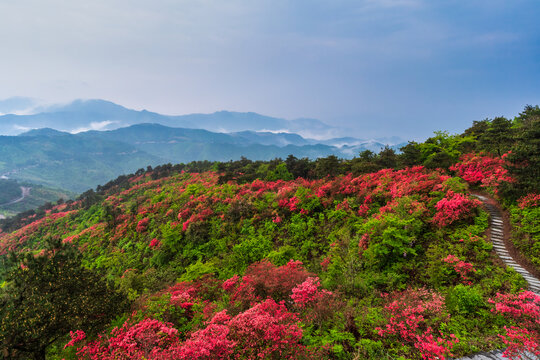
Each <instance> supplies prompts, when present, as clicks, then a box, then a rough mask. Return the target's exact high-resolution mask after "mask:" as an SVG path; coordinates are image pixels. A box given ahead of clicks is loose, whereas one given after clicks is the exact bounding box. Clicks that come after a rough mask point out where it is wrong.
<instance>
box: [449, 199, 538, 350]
mask: <svg viewBox="0 0 540 360" xmlns="http://www.w3.org/2000/svg"><path fill="white" fill-rule="evenodd" d="M474 196H476V197H477V198H478V199H480V200H481V201H482V203H483V204H484V207H485V208H486V210H487V211H489V214H490V218H489V228H490V230H491V231H490V240H491V242H492V243H493V249H494V250H495V252H496V253H497V255H498V256H499V257H500V258H501V260H502V261H503V263H504V264H505V265H506V266H510V267H512V268H514V270H516V272H518V273H519V274H521V275H522V276H523V277H524V278H525V280H526V281H527V284H528V285H529V290H531V291H533V292H535V293H536V294H540V280H538V279H537V278H535V277H534V276H533V275H532V274H531V273H530V272H528V271H527V270H526V269H525V268H524V267H523V266H521V265H519V264H518V263H517V261H516V260H515V259H514V258H512V256H511V255H510V253H509V252H508V249H507V248H506V245H505V244H504V237H505V233H504V227H505V221H504V218H503V216H502V214H501V211H500V210H499V209H498V208H497V207H496V206H495V205H493V204H491V203H490V202H489V200H490V199H489V198H488V197H486V196H482V195H474ZM521 357H522V359H523V360H538V357H537V356H536V355H534V354H532V353H530V352H525V353H523V354H521ZM458 360H508V358H506V357H503V351H502V350H495V351H491V352H481V353H478V354H474V355H469V356H464V357H462V358H459V359H458Z"/></svg>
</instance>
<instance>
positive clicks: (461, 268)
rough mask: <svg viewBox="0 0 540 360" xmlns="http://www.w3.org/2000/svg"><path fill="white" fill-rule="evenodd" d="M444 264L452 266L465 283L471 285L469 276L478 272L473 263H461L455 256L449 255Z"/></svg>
mask: <svg viewBox="0 0 540 360" xmlns="http://www.w3.org/2000/svg"><path fill="white" fill-rule="evenodd" d="M442 261H443V262H445V263H447V264H450V265H452V268H453V269H454V271H455V272H456V273H458V275H459V276H460V277H461V279H462V280H463V281H464V282H465V283H470V281H469V280H470V278H469V275H470V274H471V273H474V272H476V269H475V268H474V267H473V265H472V264H471V263H468V262H465V261H461V260H459V259H458V258H457V256H455V255H448V256H447V257H446V258H444V259H442Z"/></svg>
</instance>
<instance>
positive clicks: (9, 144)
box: [0, 123, 399, 192]
mask: <svg viewBox="0 0 540 360" xmlns="http://www.w3.org/2000/svg"><path fill="white" fill-rule="evenodd" d="M336 141H343V139H337V140H336ZM366 144H367V146H371V147H377V148H376V149H373V150H375V151H377V152H378V151H380V149H381V148H382V147H383V145H382V144H380V143H377V142H373V141H371V142H367V143H362V144H359V145H355V146H351V145H344V146H341V147H336V146H332V145H329V144H320V143H317V141H315V140H312V139H305V138H303V137H301V136H300V135H297V134H289V133H272V132H254V131H241V132H235V133H228V134H227V133H218V132H211V131H208V130H203V129H188V128H171V127H167V126H164V125H161V124H149V123H144V124H136V125H132V126H128V127H123V128H119V129H115V130H105V131H96V130H91V131H85V132H80V133H77V134H71V133H68V132H63V131H59V130H55V129H51V128H43V129H37V130H30V131H28V132H25V133H23V134H20V135H18V136H0V156H1V157H2V159H3V162H2V163H0V175H5V176H7V177H9V178H14V179H18V180H24V181H30V182H34V183H38V184H43V185H46V186H50V187H57V188H62V189H67V190H70V191H74V192H81V191H84V190H86V189H88V188H91V187H95V186H97V185H99V184H103V183H104V182H106V181H107V180H109V179H111V178H114V177H115V176H118V175H121V174H124V173H130V172H134V171H136V170H137V169H139V168H146V167H147V166H148V165H151V166H156V165H160V164H166V163H173V164H176V163H182V162H183V163H188V162H191V161H204V160H208V161H225V162H226V161H229V160H237V159H240V158H241V157H242V156H244V157H247V158H249V159H253V160H271V159H274V158H286V157H287V156H288V155H290V154H292V155H294V156H296V157H298V158H304V157H306V158H310V159H316V158H319V157H327V156H329V155H336V156H338V157H341V158H351V157H353V156H355V155H357V154H358V153H360V152H361V151H363V150H370V148H368V147H366ZM394 147H395V148H396V149H397V148H398V147H399V146H398V145H395V146H394Z"/></svg>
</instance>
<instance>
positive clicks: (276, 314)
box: [66, 299, 308, 360]
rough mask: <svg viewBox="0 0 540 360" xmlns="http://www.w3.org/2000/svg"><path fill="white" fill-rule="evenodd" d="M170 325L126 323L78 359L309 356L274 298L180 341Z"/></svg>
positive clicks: (219, 317) (295, 324)
mask: <svg viewBox="0 0 540 360" xmlns="http://www.w3.org/2000/svg"><path fill="white" fill-rule="evenodd" d="M178 335H179V334H178V330H176V329H175V328H174V327H172V324H169V323H162V322H160V321H158V320H154V319H144V320H142V321H140V322H138V323H135V324H132V323H131V322H130V321H126V322H125V323H124V325H123V326H122V327H121V328H115V329H114V330H113V331H112V333H111V334H110V336H99V338H98V339H97V340H95V341H90V342H88V343H87V344H84V345H82V346H81V347H79V348H77V356H78V357H79V358H86V359H92V360H113V359H114V360H120V359H126V360H127V359H155V360H158V359H159V360H173V359H185V360H192V359H201V360H202V359H205V360H211V359H212V360H214V359H215V360H217V359H224V358H233V359H256V358H260V359H277V358H279V359H300V358H305V357H307V356H308V352H307V350H306V348H305V346H304V345H302V344H300V340H301V338H302V330H301V329H300V327H299V319H298V318H297V317H296V315H295V314H293V313H291V312H289V311H288V310H287V308H286V307H285V305H284V304H283V303H276V302H275V301H274V300H272V299H267V300H266V301H264V302H262V303H260V304H257V305H255V306H253V307H252V308H250V309H248V310H246V311H244V312H242V313H240V314H238V315H236V316H235V317H233V318H231V317H230V316H228V315H227V313H226V311H222V312H219V313H217V314H216V315H215V316H214V317H213V319H212V320H211V321H210V322H209V323H208V325H207V326H206V327H205V328H204V329H201V330H197V331H195V332H193V333H192V334H190V336H189V337H188V338H187V340H186V341H185V342H183V343H182V342H180V340H179V337H178ZM71 336H72V340H71V341H70V342H69V343H68V344H67V345H66V347H69V346H75V344H77V343H80V342H81V341H83V340H84V339H85V334H84V332H82V331H77V332H72V333H71Z"/></svg>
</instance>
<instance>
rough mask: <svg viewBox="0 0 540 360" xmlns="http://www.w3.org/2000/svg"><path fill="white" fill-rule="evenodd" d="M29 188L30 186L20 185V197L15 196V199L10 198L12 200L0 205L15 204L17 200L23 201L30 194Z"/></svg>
mask: <svg viewBox="0 0 540 360" xmlns="http://www.w3.org/2000/svg"><path fill="white" fill-rule="evenodd" d="M30 189H31V187H26V186H21V197H20V198H17V199H15V200H12V201H10V202H7V203H5V204H0V206H8V205H13V204H16V203H18V202H21V201H23V200H24V198H25V197H27V196H29V195H30Z"/></svg>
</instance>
